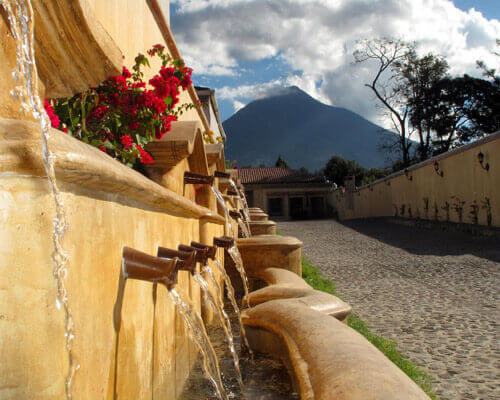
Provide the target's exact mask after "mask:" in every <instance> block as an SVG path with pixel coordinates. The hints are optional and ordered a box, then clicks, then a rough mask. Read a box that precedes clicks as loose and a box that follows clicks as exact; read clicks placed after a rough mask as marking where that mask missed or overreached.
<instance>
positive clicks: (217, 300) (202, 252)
mask: <svg viewBox="0 0 500 400" xmlns="http://www.w3.org/2000/svg"><path fill="white" fill-rule="evenodd" d="M178 248H179V250H180V251H186V252H191V253H192V254H195V255H196V256H195V259H196V261H197V262H199V263H200V264H201V266H202V272H205V271H206V272H207V274H208V276H209V277H210V280H211V282H212V285H213V286H214V288H215V294H216V295H215V296H213V295H212V293H211V292H210V289H209V287H208V283H207V282H206V280H205V279H204V278H203V277H202V275H201V274H200V272H197V271H196V270H195V273H194V274H193V276H194V279H195V280H196V281H197V282H198V284H199V285H200V288H201V289H202V290H203V293H204V295H205V296H206V298H207V299H208V303H209V304H210V306H211V307H212V311H213V312H215V313H216V314H217V315H218V317H219V322H220V325H221V328H222V329H223V330H224V334H225V335H226V340H227V345H228V346H229V350H230V352H231V355H232V357H233V362H234V368H235V371H236V379H237V380H238V384H239V385H240V388H243V379H242V377H241V372H240V362H239V358H238V354H237V353H236V348H235V345H234V335H233V330H232V327H231V321H230V320H229V317H228V315H227V313H226V311H225V310H224V305H223V304H222V295H221V289H220V286H219V283H218V282H217V279H216V278H215V275H214V273H213V271H212V268H210V265H208V248H204V249H200V248H195V247H191V246H186V245H182V244H181V245H179V246H178Z"/></svg>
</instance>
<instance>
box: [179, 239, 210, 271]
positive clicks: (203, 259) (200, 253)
mask: <svg viewBox="0 0 500 400" xmlns="http://www.w3.org/2000/svg"><path fill="white" fill-rule="evenodd" d="M177 248H178V249H179V250H180V251H186V252H194V254H195V256H194V259H195V261H196V262H199V263H200V264H201V265H202V266H203V265H206V264H207V259H208V255H207V251H208V249H197V248H195V247H193V246H187V245H185V244H180V245H179V246H177Z"/></svg>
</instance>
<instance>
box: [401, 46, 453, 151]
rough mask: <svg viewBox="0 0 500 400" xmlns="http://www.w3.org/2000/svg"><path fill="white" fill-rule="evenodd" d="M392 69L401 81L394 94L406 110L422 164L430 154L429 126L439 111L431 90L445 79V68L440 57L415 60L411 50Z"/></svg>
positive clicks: (430, 135) (431, 135)
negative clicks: (406, 107) (395, 69)
mask: <svg viewBox="0 0 500 400" xmlns="http://www.w3.org/2000/svg"><path fill="white" fill-rule="evenodd" d="M396 66H397V69H398V74H399V75H400V78H401V79H399V83H398V85H397V87H396V91H399V92H401V97H402V98H403V99H404V101H405V102H406V104H407V106H408V109H409V117H410V125H411V126H412V127H413V128H415V130H416V132H417V135H418V147H417V156H418V158H419V159H420V160H425V159H427V158H429V156H430V155H431V154H432V146H433V136H434V131H433V123H434V120H435V118H436V116H437V115H438V114H437V111H438V108H439V104H438V103H439V102H436V98H435V97H434V96H433V95H432V88H433V87H435V86H436V85H437V84H438V83H439V82H440V81H442V80H443V79H445V78H447V77H448V75H447V72H448V69H449V66H448V63H447V62H446V61H445V60H444V59H443V58H442V57H440V56H437V55H434V54H431V53H429V54H427V55H425V56H423V57H419V56H418V55H417V53H416V51H415V49H411V50H410V51H408V53H407V54H406V55H405V57H404V58H403V59H401V60H399V61H398V62H396Z"/></svg>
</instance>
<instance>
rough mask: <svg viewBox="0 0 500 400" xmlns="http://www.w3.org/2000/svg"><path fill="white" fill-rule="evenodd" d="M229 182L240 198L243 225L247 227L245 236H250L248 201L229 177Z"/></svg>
mask: <svg viewBox="0 0 500 400" xmlns="http://www.w3.org/2000/svg"><path fill="white" fill-rule="evenodd" d="M229 183H230V185H231V186H232V187H233V189H234V191H235V192H236V193H237V194H238V197H239V198H240V200H241V203H242V204H243V208H242V210H241V211H242V213H243V218H244V220H245V221H244V222H245V225H246V227H247V232H248V236H246V237H250V236H251V235H250V210H249V209H248V203H247V198H246V197H245V194H244V193H242V192H241V190H239V189H238V186H236V183H234V181H233V180H232V179H231V178H230V179H229Z"/></svg>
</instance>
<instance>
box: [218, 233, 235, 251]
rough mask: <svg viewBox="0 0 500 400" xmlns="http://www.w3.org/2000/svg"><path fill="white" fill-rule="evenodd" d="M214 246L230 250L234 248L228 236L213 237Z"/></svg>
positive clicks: (232, 240) (231, 239)
mask: <svg viewBox="0 0 500 400" xmlns="http://www.w3.org/2000/svg"><path fill="white" fill-rule="evenodd" d="M214 246H217V247H221V248H223V249H230V248H231V247H233V246H234V239H233V238H232V237H229V236H220V237H214Z"/></svg>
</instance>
